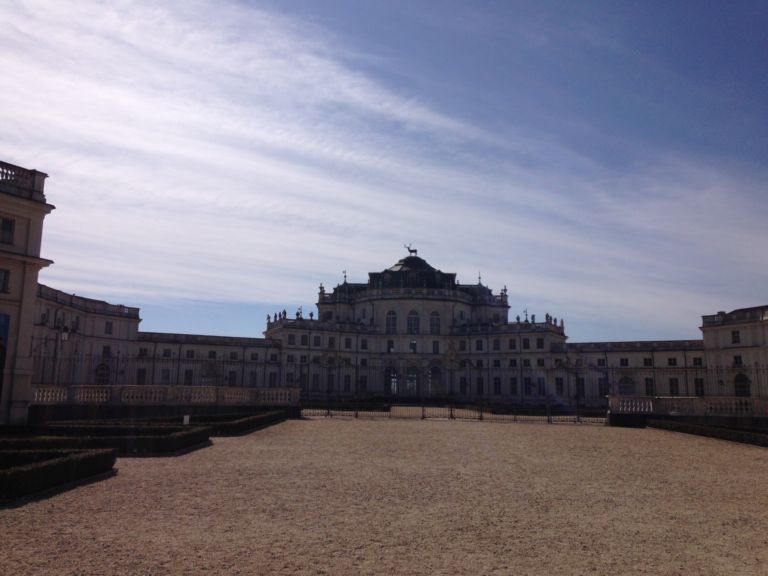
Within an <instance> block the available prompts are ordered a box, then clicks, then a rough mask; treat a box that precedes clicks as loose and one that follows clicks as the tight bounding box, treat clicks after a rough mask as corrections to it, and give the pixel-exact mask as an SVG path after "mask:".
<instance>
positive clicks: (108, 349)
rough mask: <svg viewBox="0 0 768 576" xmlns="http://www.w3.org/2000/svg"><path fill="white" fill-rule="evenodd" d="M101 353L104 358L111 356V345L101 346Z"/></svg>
mask: <svg viewBox="0 0 768 576" xmlns="http://www.w3.org/2000/svg"><path fill="white" fill-rule="evenodd" d="M101 355H102V356H104V357H105V358H108V357H110V356H112V347H111V346H102V347H101Z"/></svg>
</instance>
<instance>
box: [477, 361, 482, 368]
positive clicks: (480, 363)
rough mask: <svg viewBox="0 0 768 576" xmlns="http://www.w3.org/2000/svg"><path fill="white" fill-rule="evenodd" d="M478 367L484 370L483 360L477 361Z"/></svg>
mask: <svg viewBox="0 0 768 576" xmlns="http://www.w3.org/2000/svg"><path fill="white" fill-rule="evenodd" d="M477 367H478V368H482V367H483V361H482V360H478V361H477Z"/></svg>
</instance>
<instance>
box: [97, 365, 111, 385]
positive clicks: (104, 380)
mask: <svg viewBox="0 0 768 576" xmlns="http://www.w3.org/2000/svg"><path fill="white" fill-rule="evenodd" d="M109 376H110V369H109V364H104V363H102V364H99V365H98V366H96V385H97V386H106V385H107V384H109Z"/></svg>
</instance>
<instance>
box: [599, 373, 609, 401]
mask: <svg viewBox="0 0 768 576" xmlns="http://www.w3.org/2000/svg"><path fill="white" fill-rule="evenodd" d="M597 395H598V396H600V397H601V398H602V397H603V396H608V378H605V377H601V378H598V379H597Z"/></svg>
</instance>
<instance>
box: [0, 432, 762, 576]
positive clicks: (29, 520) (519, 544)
mask: <svg viewBox="0 0 768 576" xmlns="http://www.w3.org/2000/svg"><path fill="white" fill-rule="evenodd" d="M118 468H119V473H118V474H117V475H116V476H114V477H112V478H109V479H106V480H103V481H100V482H96V483H92V484H88V485H84V486H80V487H78V488H75V489H73V490H70V491H67V492H63V493H60V494H57V495H54V496H51V497H48V498H43V499H39V500H36V501H32V502H29V503H27V504H26V505H24V506H21V507H18V508H11V509H4V510H0V574H9V575H10V574H13V575H23V574H57V575H58V574H98V575H107V574H131V575H134V574H185V575H186V574H333V575H337V574H685V575H689V574H702V575H704V574H727V575H737V574H762V575H765V574H768V487H767V486H766V479H767V478H768V450H766V449H762V448H757V447H754V446H746V445H740V444H732V443H728V442H723V441H719V440H712V439H708V438H700V437H695V436H687V435H683V434H677V433H673V432H665V431H661V430H630V429H621V428H605V427H600V426H578V425H554V426H550V425H546V424H498V423H496V424H494V423H481V422H459V421H453V422H450V421H424V422H422V421H408V420H367V421H349V420H338V419H330V420H306V421H288V422H284V423H282V424H279V425H277V426H274V427H272V428H268V429H265V430H262V431H259V432H256V433H253V434H251V435H249V436H245V437H240V438H220V439H216V440H215V443H214V445H213V446H211V447H208V448H205V449H202V450H198V451H196V452H193V453H190V454H187V455H184V456H180V457H176V458H146V459H120V460H118Z"/></svg>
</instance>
